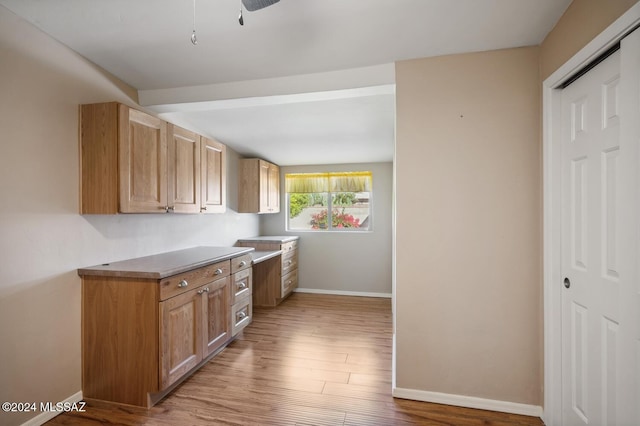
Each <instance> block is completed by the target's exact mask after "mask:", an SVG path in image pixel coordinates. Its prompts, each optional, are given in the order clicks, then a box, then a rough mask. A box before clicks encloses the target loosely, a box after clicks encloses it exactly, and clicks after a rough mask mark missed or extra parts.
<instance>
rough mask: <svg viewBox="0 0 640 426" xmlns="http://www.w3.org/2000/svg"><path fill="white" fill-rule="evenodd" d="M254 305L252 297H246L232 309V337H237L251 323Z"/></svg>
mask: <svg viewBox="0 0 640 426" xmlns="http://www.w3.org/2000/svg"><path fill="white" fill-rule="evenodd" d="M252 317H253V303H252V301H251V296H249V297H244V298H242V299H240V300H239V301H238V302H236V303H235V304H234V305H233V307H232V308H231V335H232V336H235V335H236V334H238V333H239V332H241V331H242V329H243V328H245V327H246V326H248V325H249V324H250V323H251V320H252Z"/></svg>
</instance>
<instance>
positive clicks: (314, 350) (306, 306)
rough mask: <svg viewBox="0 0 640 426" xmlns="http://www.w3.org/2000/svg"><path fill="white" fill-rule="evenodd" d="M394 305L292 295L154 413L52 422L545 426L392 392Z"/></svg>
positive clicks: (94, 410) (130, 411) (96, 414)
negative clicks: (398, 395)
mask: <svg viewBox="0 0 640 426" xmlns="http://www.w3.org/2000/svg"><path fill="white" fill-rule="evenodd" d="M391 340H392V319H391V302H390V300H388V299H377V298H365V297H350V296H328V295H316V294H303V293H294V294H293V295H292V296H291V297H289V299H287V300H286V301H284V302H283V303H282V304H281V305H280V306H278V307H277V308H275V309H255V312H254V320H253V323H252V324H251V325H250V326H249V327H247V328H246V329H245V331H244V332H243V333H242V335H241V336H240V337H239V338H238V339H237V340H235V341H234V342H233V343H231V344H230V345H229V346H228V347H227V348H226V349H225V350H224V351H223V352H222V353H220V354H219V355H218V356H216V357H215V358H213V359H212V360H211V361H210V362H209V363H207V364H206V365H204V366H203V367H202V368H201V369H200V370H198V371H197V372H196V373H195V374H193V375H192V376H191V377H190V378H188V379H187V380H186V381H185V382H183V383H182V384H181V385H180V386H179V387H178V388H176V389H175V390H174V391H173V392H172V393H171V394H170V395H169V396H167V397H166V398H165V399H164V400H162V401H161V402H160V403H159V404H157V405H156V406H154V407H153V408H152V409H150V410H145V409H138V408H132V407H123V406H114V405H108V404H104V405H103V404H94V405H93V406H89V407H87V411H86V412H85V413H64V414H61V415H59V416H58V417H56V418H55V419H53V420H51V421H50V422H49V423H47V424H51V425H105V424H117V425H142V424H148V425H171V426H176V425H327V426H336V425H349V426H356V425H357V426H363V425H365V426H366V425H371V426H383V425H401V426H402V425H456V426H458V425H460V426H465V425H496V426H502V425H537V426H539V425H542V424H543V423H542V421H541V420H540V419H538V418H533V417H526V416H518V415H511V414H504V413H496V412H491V411H483V410H473V409H466V408H458V407H451V406H447V405H439V404H430V403H425V402H417V401H409V400H402V399H394V398H393V397H391Z"/></svg>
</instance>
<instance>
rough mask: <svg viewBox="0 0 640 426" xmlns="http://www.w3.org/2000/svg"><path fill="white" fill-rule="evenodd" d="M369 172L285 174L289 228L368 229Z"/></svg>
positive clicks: (306, 229)
mask: <svg viewBox="0 0 640 426" xmlns="http://www.w3.org/2000/svg"><path fill="white" fill-rule="evenodd" d="M372 180H373V178H372V174H371V172H339V173H288V174H286V175H285V191H286V193H287V211H288V212H289V214H288V215H287V230H288V231H318V232H322V231H341V232H354V231H355V232H357V231H370V230H371V229H372V228H371V195H372Z"/></svg>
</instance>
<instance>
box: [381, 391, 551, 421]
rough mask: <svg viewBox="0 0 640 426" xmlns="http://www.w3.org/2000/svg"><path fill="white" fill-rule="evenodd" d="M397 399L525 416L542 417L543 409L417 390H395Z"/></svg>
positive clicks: (534, 406)
mask: <svg viewBox="0 0 640 426" xmlns="http://www.w3.org/2000/svg"><path fill="white" fill-rule="evenodd" d="M392 395H393V396H394V397H395V398H403V399H412V400H415V401H424V402H433V403H436V404H446V405H455V406H457V407H466V408H477V409H480V410H490V411H500V412H502V413H510V414H521V415H523V416H532V417H541V416H542V407H541V406H538V405H528V404H519V403H517V402H508V401H497V400H494V399H484V398H476V397H472V396H464V395H452V394H448V393H440V392H428V391H421V390H415V389H402V388H394V389H393V391H392Z"/></svg>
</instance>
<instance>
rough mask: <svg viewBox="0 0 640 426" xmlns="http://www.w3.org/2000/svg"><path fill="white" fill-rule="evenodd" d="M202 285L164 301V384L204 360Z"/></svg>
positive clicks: (161, 342) (161, 367) (162, 313)
mask: <svg viewBox="0 0 640 426" xmlns="http://www.w3.org/2000/svg"><path fill="white" fill-rule="evenodd" d="M201 290H202V287H199V288H196V289H193V290H191V291H188V292H186V293H182V294H180V295H178V296H175V297H172V298H171V299H167V300H165V301H163V302H160V369H161V370H160V387H161V389H166V388H167V387H168V386H170V385H171V384H172V383H174V382H175V381H176V380H178V379H179V378H180V377H182V376H183V375H184V374H185V373H187V372H188V371H189V370H191V369H192V368H193V367H195V366H196V365H198V363H199V362H200V361H201V360H202V358H203V354H202V347H203V342H202V321H203V318H202V311H203V309H202V308H203V296H202V294H203V293H202V291H201Z"/></svg>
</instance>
